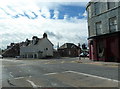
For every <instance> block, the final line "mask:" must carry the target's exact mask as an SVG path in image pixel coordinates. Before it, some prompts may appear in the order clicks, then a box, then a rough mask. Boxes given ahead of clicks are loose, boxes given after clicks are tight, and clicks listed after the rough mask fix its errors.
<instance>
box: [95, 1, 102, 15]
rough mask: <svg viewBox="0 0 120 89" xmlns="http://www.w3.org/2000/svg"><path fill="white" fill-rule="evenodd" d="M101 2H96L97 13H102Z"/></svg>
mask: <svg viewBox="0 0 120 89" xmlns="http://www.w3.org/2000/svg"><path fill="white" fill-rule="evenodd" d="M100 4H101V3H100V2H96V3H95V4H94V9H95V15H98V14H100V13H101V8H100Z"/></svg>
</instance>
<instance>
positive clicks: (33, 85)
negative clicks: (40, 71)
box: [26, 80, 41, 88]
mask: <svg viewBox="0 0 120 89" xmlns="http://www.w3.org/2000/svg"><path fill="white" fill-rule="evenodd" d="M26 81H27V82H29V83H30V84H31V85H32V87H33V88H38V87H41V86H38V85H35V83H34V82H33V81H30V80H26Z"/></svg>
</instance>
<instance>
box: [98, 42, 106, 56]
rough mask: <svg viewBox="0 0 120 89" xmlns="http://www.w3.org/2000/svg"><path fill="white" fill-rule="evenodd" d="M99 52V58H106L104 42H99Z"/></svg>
mask: <svg viewBox="0 0 120 89" xmlns="http://www.w3.org/2000/svg"><path fill="white" fill-rule="evenodd" d="M97 50H98V58H104V56H105V55H104V53H105V52H104V50H105V49H104V44H103V42H102V41H100V42H98V44H97Z"/></svg>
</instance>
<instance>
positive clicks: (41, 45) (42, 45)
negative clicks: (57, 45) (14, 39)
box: [20, 38, 53, 57]
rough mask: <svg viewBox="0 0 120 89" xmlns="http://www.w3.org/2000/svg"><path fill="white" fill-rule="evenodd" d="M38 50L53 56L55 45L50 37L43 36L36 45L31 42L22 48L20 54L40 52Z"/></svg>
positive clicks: (44, 54)
mask: <svg viewBox="0 0 120 89" xmlns="http://www.w3.org/2000/svg"><path fill="white" fill-rule="evenodd" d="M46 49H48V50H46ZM38 51H42V52H43V54H42V56H43V57H45V56H53V45H52V43H51V42H50V41H49V40H48V38H43V39H42V40H39V41H38V43H37V44H36V45H33V44H30V45H28V46H25V47H23V46H22V47H21V48H20V55H24V54H25V53H33V54H34V53H38Z"/></svg>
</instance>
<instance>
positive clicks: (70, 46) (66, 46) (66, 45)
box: [58, 43, 80, 49]
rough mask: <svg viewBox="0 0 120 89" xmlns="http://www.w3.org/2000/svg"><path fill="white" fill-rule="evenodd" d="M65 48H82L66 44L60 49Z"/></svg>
mask: <svg viewBox="0 0 120 89" xmlns="http://www.w3.org/2000/svg"><path fill="white" fill-rule="evenodd" d="M65 48H69V49H70V48H80V47H78V46H76V45H75V44H73V43H65V44H63V45H62V46H60V47H59V48H58V49H65Z"/></svg>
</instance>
